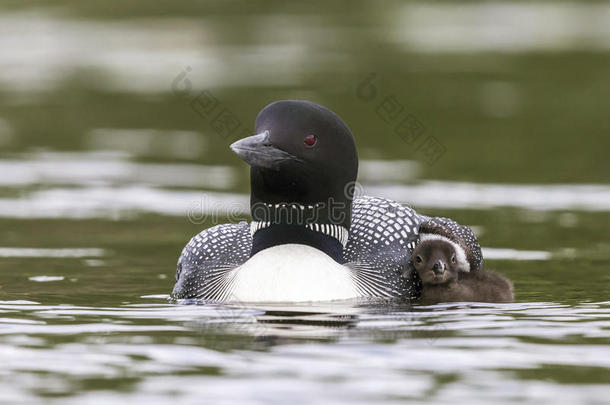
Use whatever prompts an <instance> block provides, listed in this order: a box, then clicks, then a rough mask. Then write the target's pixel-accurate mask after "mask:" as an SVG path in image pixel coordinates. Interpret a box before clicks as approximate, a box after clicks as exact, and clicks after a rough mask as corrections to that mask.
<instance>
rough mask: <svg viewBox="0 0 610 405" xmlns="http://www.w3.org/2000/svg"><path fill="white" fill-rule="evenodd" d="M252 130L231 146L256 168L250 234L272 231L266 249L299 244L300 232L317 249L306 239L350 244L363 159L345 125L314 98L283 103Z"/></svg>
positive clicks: (268, 108)
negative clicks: (324, 237)
mask: <svg viewBox="0 0 610 405" xmlns="http://www.w3.org/2000/svg"><path fill="white" fill-rule="evenodd" d="M255 132H256V133H257V134H258V135H254V136H251V137H248V138H244V139H241V140H239V141H237V142H235V143H233V144H232V145H231V149H233V151H234V152H235V153H236V154H237V155H238V156H239V157H241V158H242V159H243V160H244V161H246V162H247V163H248V164H250V166H251V169H250V183H251V196H250V211H251V214H252V220H253V231H254V232H255V233H256V234H259V233H266V234H268V233H269V232H261V230H265V231H269V230H270V228H274V229H273V231H274V232H272V233H273V234H274V237H273V238H272V239H273V240H272V241H269V237H267V239H268V242H267V243H265V244H264V245H265V246H266V245H272V244H280V243H282V242H283V243H291V242H294V240H293V239H291V238H292V237H293V236H294V235H293V234H296V235H298V236H297V237H296V238H297V239H299V238H306V239H307V240H305V241H301V242H302V243H306V244H311V245H314V246H316V247H320V246H318V245H319V242H316V241H314V242H310V241H309V238H310V237H312V238H314V239H316V238H318V237H319V235H315V234H316V233H317V234H322V235H328V236H330V237H331V238H332V239H335V240H337V241H339V242H340V243H342V244H345V242H347V231H348V230H349V227H350V223H351V203H352V197H353V195H352V193H353V186H354V184H355V181H356V176H357V174H358V155H357V153H356V145H355V142H354V137H353V135H352V133H351V131H350V129H349V128H348V127H347V125H346V124H345V123H344V122H343V120H341V118H339V116H337V115H336V114H335V113H333V112H332V111H330V110H329V109H327V108H325V107H322V106H320V105H318V104H315V103H312V102H311V101H304V100H281V101H276V102H274V103H272V104H269V105H268V106H266V107H265V108H264V109H263V110H262V111H261V112H260V113H259V114H258V116H257V117H256V121H255ZM278 227H280V228H278ZM278 229H280V230H281V232H278ZM309 231H311V232H313V234H309ZM254 242H255V245H257V243H256V242H257V241H256V238H255V241H254ZM256 249H257V248H256V246H255V247H254V250H253V253H256ZM259 250H261V249H259ZM322 250H325V249H322ZM335 250H336V249H335ZM339 250H342V246H341V247H340V249H339ZM327 253H328V252H327ZM332 256H336V255H335V254H333V255H332ZM335 259H337V257H335Z"/></svg>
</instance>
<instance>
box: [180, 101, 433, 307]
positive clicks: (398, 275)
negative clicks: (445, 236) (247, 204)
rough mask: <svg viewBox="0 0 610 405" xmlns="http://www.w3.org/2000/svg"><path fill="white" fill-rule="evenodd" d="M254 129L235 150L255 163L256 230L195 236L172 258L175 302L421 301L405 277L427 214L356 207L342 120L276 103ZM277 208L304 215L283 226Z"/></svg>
mask: <svg viewBox="0 0 610 405" xmlns="http://www.w3.org/2000/svg"><path fill="white" fill-rule="evenodd" d="M255 130H256V132H257V133H258V134H259V135H255V136H252V137H249V138H245V139H242V140H240V141H238V142H236V143H235V144H233V145H232V148H233V150H234V151H235V152H236V153H237V154H238V155H239V156H240V157H241V158H242V159H244V160H245V161H246V162H247V163H249V164H250V166H251V215H252V223H251V224H250V225H248V224H247V223H245V222H243V223H240V224H225V225H218V226H216V227H213V228H210V229H207V230H205V231H203V232H201V233H200V234H199V235H196V236H195V237H194V238H193V239H191V241H190V242H189V243H188V244H187V246H186V247H185V248H184V250H183V252H182V255H181V256H180V259H179V261H178V270H177V273H176V279H177V282H176V285H175V287H174V291H173V296H174V297H175V298H191V297H194V298H203V299H210V300H217V301H225V302H230V301H242V302H263V301H264V302H298V301H328V300H338V299H353V298H397V297H401V298H407V299H409V298H415V297H417V296H418V294H419V280H418V278H417V276H414V277H413V278H408V277H407V278H405V277H403V276H402V274H403V272H404V270H405V269H406V267H407V266H409V262H410V260H409V259H410V248H413V242H414V241H415V239H416V237H417V232H418V225H419V223H420V222H421V221H422V219H423V218H424V217H421V216H419V215H418V214H417V213H416V212H415V211H413V210H412V209H410V208H407V207H403V206H401V205H400V204H397V203H395V202H392V201H388V200H385V199H380V198H372V197H361V198H356V199H355V200H354V201H353V205H352V196H351V193H349V192H346V190H348V189H349V187H350V185H352V184H354V182H355V180H356V175H357V168H358V157H357V154H356V148H355V143H354V139H353V136H352V134H351V131H350V130H349V128H348V127H347V126H346V125H345V123H343V121H342V120H341V119H340V118H339V117H338V116H337V115H336V114H334V113H333V112H331V111H330V110H328V109H326V108H324V107H321V106H319V105H317V104H314V103H311V102H307V101H278V102H275V103H272V104H270V105H269V106H267V107H265V108H264V109H263V110H262V111H261V112H260V113H259V115H258V117H257V118H256V122H255ZM331 206H332V208H333V210H331V209H330V207H331ZM281 210H284V211H287V212H293V211H296V212H297V213H301V214H302V215H294V216H293V215H291V216H289V217H290V221H286V217H283V216H282V215H281V214H279V215H278V213H279V211H281ZM312 214H315V215H313V216H312ZM278 218H280V219H279V220H278ZM295 218H296V219H295Z"/></svg>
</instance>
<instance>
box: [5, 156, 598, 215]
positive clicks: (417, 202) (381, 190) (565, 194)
mask: <svg viewBox="0 0 610 405" xmlns="http://www.w3.org/2000/svg"><path fill="white" fill-rule="evenodd" d="M0 165H1V163H0ZM159 166H160V167H159V173H161V172H165V174H166V175H167V177H170V176H178V177H180V176H182V174H183V173H185V172H188V171H190V170H191V166H184V167H176V166H174V167H168V168H167V170H166V169H165V166H166V165H159ZM169 166H172V165H169ZM149 169H150V168H149ZM195 172H197V168H195ZM148 173H149V174H152V173H155V171H154V170H153V171H149V172H148ZM91 175H92V176H94V175H95V176H97V175H98V173H92V174H91ZM191 176H192V177H191ZM0 177H1V175H0ZM117 177H118V176H117ZM189 177H191V178H195V177H197V176H195V175H194V173H190V174H185V177H183V178H182V180H183V181H186V180H185V178H186V179H188V178H189ZM92 179H93V177H91V180H92ZM151 179H152V177H151ZM169 180H170V179H168V181H169ZM79 181H81V180H79ZM88 181H89V179H86V180H84V182H85V183H86V182H88ZM154 181H159V182H160V183H165V182H164V177H163V176H154ZM364 192H365V194H368V195H375V196H381V197H386V198H390V199H392V200H396V201H398V202H400V203H403V204H408V205H412V206H414V207H417V208H418V209H422V208H423V209H425V208H446V209H477V210H486V209H493V208H498V207H517V208H524V209H531V210H539V211H550V210H576V211H610V186H606V185H567V184H566V185H516V184H484V183H457V182H449V181H442V182H441V181H423V182H421V183H418V184H414V185H387V186H377V185H375V186H374V185H370V186H366V185H365V187H364ZM138 212H148V213H155V214H161V215H171V216H180V217H185V218H186V217H187V216H189V217H192V218H194V219H198V221H199V220H200V222H203V220H204V219H205V218H208V219H211V220H212V221H216V220H221V219H223V218H227V217H229V218H234V217H236V216H238V217H240V218H242V217H244V216H247V215H248V214H249V212H250V205H249V196H248V195H246V194H237V193H221V192H215V191H205V192H204V191H191V190H168V189H159V188H156V187H148V186H145V185H137V186H136V185H133V186H119V185H117V186H114V187H108V186H103V185H100V186H96V187H93V186H83V187H79V188H50V189H43V190H34V191H31V192H24V193H22V196H20V197H13V198H11V197H4V198H0V217H9V218H122V217H131V216H134V215H136V214H137V213H138ZM424 212H425V210H424Z"/></svg>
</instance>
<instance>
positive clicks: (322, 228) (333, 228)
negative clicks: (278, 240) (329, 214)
mask: <svg viewBox="0 0 610 405" xmlns="http://www.w3.org/2000/svg"><path fill="white" fill-rule="evenodd" d="M271 225H273V224H272V223H271V222H269V221H252V222H251V223H250V234H252V236H254V234H255V233H256V232H258V231H260V230H261V229H264V228H268V227H270V226H271ZM305 227H306V228H307V229H310V230H312V231H314V232H320V233H323V234H324V235H328V236H330V237H331V238H335V239H337V240H338V241H339V243H341V245H342V246H343V247H345V245H347V239H348V238H349V231H348V230H347V229H346V228H345V227H343V226H341V225H335V224H318V223H313V224H307V225H305Z"/></svg>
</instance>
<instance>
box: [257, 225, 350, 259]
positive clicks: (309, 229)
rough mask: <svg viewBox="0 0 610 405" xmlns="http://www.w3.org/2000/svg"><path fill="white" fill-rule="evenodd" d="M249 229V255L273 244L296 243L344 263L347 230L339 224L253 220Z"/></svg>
mask: <svg viewBox="0 0 610 405" xmlns="http://www.w3.org/2000/svg"><path fill="white" fill-rule="evenodd" d="M250 230H251V232H252V251H251V253H250V256H254V255H255V254H256V253H258V252H260V251H261V250H264V249H267V248H270V247H273V246H277V245H285V244H289V243H296V244H301V245H308V246H311V247H314V248H316V249H318V250H321V251H322V252H324V253H326V254H327V255H328V256H330V257H331V258H333V260H335V261H336V262H337V263H340V264H344V263H345V260H344V258H343V249H344V247H345V244H346V243H347V239H348V230H347V229H345V228H343V227H342V226H340V225H333V224H317V223H314V224H308V225H306V226H302V225H291V224H290V225H289V224H272V223H269V222H256V221H253V222H252V223H251V225H250Z"/></svg>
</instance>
